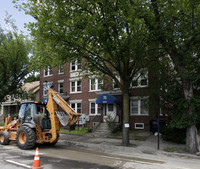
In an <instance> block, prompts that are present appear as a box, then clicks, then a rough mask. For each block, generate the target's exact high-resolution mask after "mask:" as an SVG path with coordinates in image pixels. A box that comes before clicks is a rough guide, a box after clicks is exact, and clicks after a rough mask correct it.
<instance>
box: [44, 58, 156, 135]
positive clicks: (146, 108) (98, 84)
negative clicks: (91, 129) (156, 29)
mask: <svg viewBox="0 0 200 169" xmlns="http://www.w3.org/2000/svg"><path fill="white" fill-rule="evenodd" d="M153 81H155V80H154V77H153V76H152V73H151V72H150V71H148V70H147V69H146V71H145V72H143V74H142V75H141V76H139V75H138V76H137V77H135V78H134V79H133V83H132V89H131V91H130V128H131V129H141V130H146V131H149V129H150V120H152V119H154V118H155V117H156V113H155V111H154V110H153V109H154V108H153V106H150V105H151V96H150V95H151V94H150V93H151V92H150V87H151V82H153ZM108 83H109V84H108ZM152 84H153V83H152ZM52 86H53V88H54V89H55V90H56V91H58V93H60V95H61V96H62V97H63V98H64V99H65V100H66V101H67V102H68V103H69V104H70V105H71V107H72V108H74V109H75V110H76V111H77V112H79V113H83V114H86V115H89V117H90V125H91V126H93V125H94V124H95V123H96V122H105V119H106V118H107V116H108V115H110V116H111V117H113V119H114V120H115V122H117V123H122V114H123V103H122V93H121V91H120V90H119V89H118V88H117V86H116V85H115V84H114V83H112V80H110V81H108V80H106V81H104V80H102V79H101V78H96V77H91V78H85V77H83V76H81V64H80V63H78V62H77V61H74V62H72V63H65V64H64V65H62V66H59V67H55V68H53V69H51V68H50V67H48V68H47V69H42V70H41V72H40V89H41V90H40V91H41V92H40V100H41V101H43V102H45V101H47V98H48V95H47V89H48V87H52ZM104 86H107V87H104ZM103 94H108V95H107V96H114V98H115V99H116V101H114V102H112V103H105V102H104V103H103V102H102V104H96V100H97V99H98V98H99V97H100V96H103ZM104 97H105V96H104Z"/></svg>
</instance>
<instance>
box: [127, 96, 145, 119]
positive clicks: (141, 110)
mask: <svg viewBox="0 0 200 169" xmlns="http://www.w3.org/2000/svg"><path fill="white" fill-rule="evenodd" d="M148 114H149V107H148V98H147V97H144V98H130V115H148Z"/></svg>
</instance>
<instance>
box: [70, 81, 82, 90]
mask: <svg viewBox="0 0 200 169" xmlns="http://www.w3.org/2000/svg"><path fill="white" fill-rule="evenodd" d="M81 90H82V89H81V80H76V81H71V82H70V92H71V93H80V92H81Z"/></svg>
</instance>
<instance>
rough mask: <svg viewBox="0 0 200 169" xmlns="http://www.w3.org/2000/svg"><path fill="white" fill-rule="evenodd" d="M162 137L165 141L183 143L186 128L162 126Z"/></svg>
mask: <svg viewBox="0 0 200 169" xmlns="http://www.w3.org/2000/svg"><path fill="white" fill-rule="evenodd" d="M162 138H163V140H166V141H171V142H174V143H182V144H184V143H185V140H186V129H178V128H169V127H167V126H166V127H163V129H162Z"/></svg>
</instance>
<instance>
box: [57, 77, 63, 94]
mask: <svg viewBox="0 0 200 169" xmlns="http://www.w3.org/2000/svg"><path fill="white" fill-rule="evenodd" d="M63 82H64V80H60V81H58V92H59V93H63Z"/></svg>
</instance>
